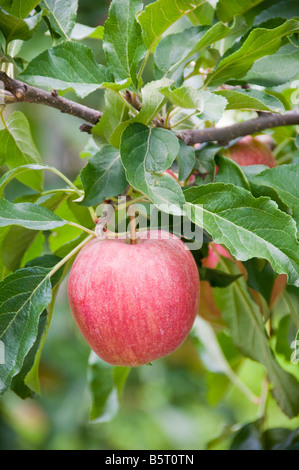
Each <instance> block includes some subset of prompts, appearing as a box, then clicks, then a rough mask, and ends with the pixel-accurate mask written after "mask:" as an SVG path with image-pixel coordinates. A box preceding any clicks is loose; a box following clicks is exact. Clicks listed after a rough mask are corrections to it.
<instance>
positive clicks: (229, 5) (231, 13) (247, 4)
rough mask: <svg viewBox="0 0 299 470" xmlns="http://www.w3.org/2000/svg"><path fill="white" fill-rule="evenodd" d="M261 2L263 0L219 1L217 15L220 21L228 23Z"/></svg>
mask: <svg viewBox="0 0 299 470" xmlns="http://www.w3.org/2000/svg"><path fill="white" fill-rule="evenodd" d="M262 2H263V0H241V1H240V0H219V1H218V3H217V15H218V17H219V18H220V19H221V20H222V21H230V20H232V19H233V18H234V17H235V16H239V15H243V13H246V12H247V11H248V10H250V9H251V8H253V7H255V6H256V5H259V4H260V3H262Z"/></svg>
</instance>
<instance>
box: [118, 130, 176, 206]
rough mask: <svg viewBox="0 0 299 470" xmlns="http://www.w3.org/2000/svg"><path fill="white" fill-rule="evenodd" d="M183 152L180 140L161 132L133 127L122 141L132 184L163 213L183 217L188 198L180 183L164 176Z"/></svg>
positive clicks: (127, 131)
mask: <svg viewBox="0 0 299 470" xmlns="http://www.w3.org/2000/svg"><path fill="white" fill-rule="evenodd" d="M179 152H180V145H179V141H178V139H177V138H176V136H175V135H174V134H173V133H172V132H170V131H168V130H166V129H161V128H153V129H151V128H149V127H146V126H144V125H143V124H138V123H135V124H130V125H129V126H128V127H127V129H126V130H125V131H124V133H123V136H122V141H121V152H120V153H121V159H122V163H123V166H124V168H125V171H126V177H127V180H128V182H129V183H130V184H131V185H132V186H133V187H134V188H135V189H137V190H138V191H141V192H142V193H144V194H146V195H147V196H148V197H149V198H150V199H151V200H152V201H153V203H154V204H155V205H156V206H157V207H158V208H159V209H160V210H161V211H163V212H170V213H173V214H176V215H181V214H182V213H183V206H184V202H185V199H184V195H183V193H182V190H181V188H180V186H179V185H178V183H177V182H176V181H175V180H174V179H173V178H172V177H171V176H168V175H165V174H163V172H164V171H165V170H167V169H168V168H169V167H170V166H171V165H172V163H173V162H174V160H175V158H176V157H177V156H178V154H179Z"/></svg>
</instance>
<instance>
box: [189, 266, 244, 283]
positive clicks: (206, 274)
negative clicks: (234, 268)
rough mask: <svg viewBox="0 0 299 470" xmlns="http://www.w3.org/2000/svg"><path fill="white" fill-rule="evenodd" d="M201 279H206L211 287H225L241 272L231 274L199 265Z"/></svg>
mask: <svg viewBox="0 0 299 470" xmlns="http://www.w3.org/2000/svg"><path fill="white" fill-rule="evenodd" d="M198 271H199V277H200V280H201V281H207V282H208V283H209V284H210V285H211V286H212V287H227V286H229V285H230V284H232V283H233V282H235V281H236V279H238V278H239V277H240V276H241V275H242V274H239V275H238V274H236V275H231V274H227V273H226V272H224V271H220V270H219V269H210V268H205V267H203V266H202V267H199V268H198Z"/></svg>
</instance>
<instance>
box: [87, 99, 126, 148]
mask: <svg viewBox="0 0 299 470" xmlns="http://www.w3.org/2000/svg"><path fill="white" fill-rule="evenodd" d="M128 117H129V111H128V107H127V106H126V104H125V103H124V102H123V100H122V99H121V98H120V96H119V95H118V94H117V93H115V92H114V91H112V90H106V91H105V110H104V112H103V115H102V117H101V119H100V120H99V122H98V124H96V126H95V127H94V128H93V130H92V134H93V136H94V138H95V141H96V142H97V143H98V144H99V145H102V144H103V143H105V144H107V143H108V144H110V140H111V137H112V135H113V133H114V131H115V129H117V128H118V126H119V125H120V124H121V123H122V122H123V121H126V120H127V119H128Z"/></svg>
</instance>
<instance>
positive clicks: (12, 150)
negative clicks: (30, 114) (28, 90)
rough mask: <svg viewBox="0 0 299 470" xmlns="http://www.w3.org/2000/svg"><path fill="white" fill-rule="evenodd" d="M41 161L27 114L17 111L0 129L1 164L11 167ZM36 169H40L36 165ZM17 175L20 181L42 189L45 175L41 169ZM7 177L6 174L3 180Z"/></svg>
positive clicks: (38, 189) (36, 188)
mask: <svg viewBox="0 0 299 470" xmlns="http://www.w3.org/2000/svg"><path fill="white" fill-rule="evenodd" d="M36 163H37V164H39V163H41V157H40V154H39V152H38V150H37V148H36V146H35V144H34V142H33V139H32V136H31V131H30V127H29V123H28V120H27V118H26V116H25V115H24V114H23V113H21V112H19V111H17V112H14V113H13V114H11V115H10V116H9V118H8V119H7V121H6V128H5V129H2V130H0V164H5V165H7V166H8V168H10V169H14V168H18V167H20V166H22V165H26V164H36ZM35 169H38V168H37V167H35ZM21 173H22V172H21V171H20V172H19V174H18V175H17V178H18V180H19V181H21V182H22V183H24V184H27V185H28V186H30V187H31V188H32V189H35V190H37V191H41V190H42V186H43V175H42V172H41V171H35V172H31V173H30V174H28V175H26V176H23V175H21ZM3 179H5V176H4V177H2V178H1V180H3Z"/></svg>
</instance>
